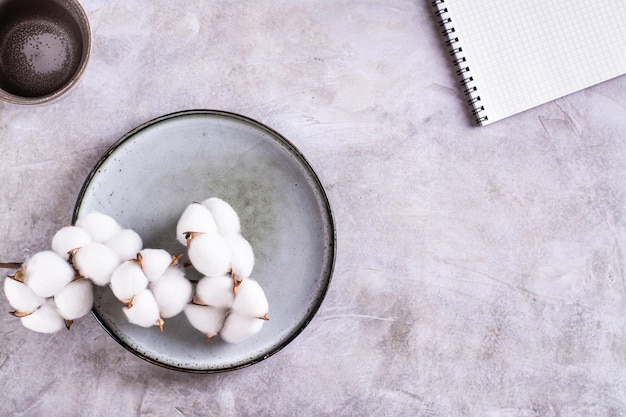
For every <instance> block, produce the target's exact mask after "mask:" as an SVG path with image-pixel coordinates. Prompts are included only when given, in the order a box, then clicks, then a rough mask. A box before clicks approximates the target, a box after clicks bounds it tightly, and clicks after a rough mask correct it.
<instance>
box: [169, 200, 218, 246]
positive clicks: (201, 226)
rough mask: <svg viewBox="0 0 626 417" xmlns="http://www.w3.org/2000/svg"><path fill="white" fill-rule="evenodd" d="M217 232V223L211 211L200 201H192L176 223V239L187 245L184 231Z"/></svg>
mask: <svg viewBox="0 0 626 417" xmlns="http://www.w3.org/2000/svg"><path fill="white" fill-rule="evenodd" d="M187 232H196V233H217V225H216V224H215V220H214V219H213V215H211V212H210V211H209V210H208V209H207V208H206V207H205V206H203V205H202V204H200V203H192V204H190V205H188V206H187V208H185V210H184V211H183V214H181V215H180V218H179V220H178V223H177V224H176V239H178V241H179V242H180V243H181V244H183V245H185V246H186V245H187V237H186V236H185V233H187Z"/></svg>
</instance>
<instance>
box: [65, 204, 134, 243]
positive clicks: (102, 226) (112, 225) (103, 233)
mask: <svg viewBox="0 0 626 417" xmlns="http://www.w3.org/2000/svg"><path fill="white" fill-rule="evenodd" d="M75 225H76V226H78V227H81V228H83V229H85V230H86V231H87V233H89V235H90V236H91V238H92V239H93V240H94V241H95V242H100V243H103V242H106V241H107V240H109V239H110V238H112V237H113V235H114V234H116V233H117V232H119V231H120V230H122V227H121V226H120V225H119V224H118V223H117V221H115V219H114V218H113V217H110V216H107V215H106V214H102V213H99V212H97V211H94V212H91V213H87V214H85V215H84V216H81V217H79V218H78V219H77V220H76V224H75Z"/></svg>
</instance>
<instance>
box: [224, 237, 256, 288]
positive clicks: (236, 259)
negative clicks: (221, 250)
mask: <svg viewBox="0 0 626 417" xmlns="http://www.w3.org/2000/svg"><path fill="white" fill-rule="evenodd" d="M226 242H227V243H228V247H229V248H230V252H231V257H232V258H231V266H232V273H233V274H235V275H236V276H237V278H239V279H243V278H248V277H249V276H250V274H252V269H253V268H254V251H253V250H252V246H251V245H250V242H248V241H247V240H246V239H245V238H244V237H243V236H241V235H239V234H236V235H231V236H228V237H227V238H226Z"/></svg>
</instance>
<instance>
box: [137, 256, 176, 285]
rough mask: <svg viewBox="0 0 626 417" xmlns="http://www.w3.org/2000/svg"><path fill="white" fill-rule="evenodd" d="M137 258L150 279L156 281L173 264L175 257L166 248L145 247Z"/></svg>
mask: <svg viewBox="0 0 626 417" xmlns="http://www.w3.org/2000/svg"><path fill="white" fill-rule="evenodd" d="M137 259H138V261H139V265H141V268H142V269H143V273H144V274H146V276H147V277H148V280H150V281H154V280H156V279H158V278H159V277H160V276H161V275H163V274H164V273H165V271H166V270H167V268H169V267H170V265H172V262H173V259H174V258H172V255H170V254H169V252H168V251H166V250H164V249H144V250H142V251H141V252H139V255H138V256H137Z"/></svg>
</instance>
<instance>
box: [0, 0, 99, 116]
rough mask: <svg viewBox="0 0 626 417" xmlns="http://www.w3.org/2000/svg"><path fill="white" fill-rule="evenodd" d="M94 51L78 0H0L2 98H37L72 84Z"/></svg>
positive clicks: (17, 100) (20, 101) (19, 100)
mask: <svg viewBox="0 0 626 417" xmlns="http://www.w3.org/2000/svg"><path fill="white" fill-rule="evenodd" d="M90 51H91V30H90V27H89V21H88V19H87V14H86V13H85V11H84V9H83V8H82V6H81V5H80V3H79V2H78V1H76V0H0V100H5V101H8V102H11V103H16V104H39V103H43V102H47V101H50V100H53V99H55V98H57V97H59V96H61V95H62V94H64V93H66V92H67V91H68V90H69V89H70V88H72V87H73V86H74V85H75V84H76V83H77V82H78V80H79V79H80V77H81V76H82V75H83V73H84V72H85V68H86V67H87V62H88V61H89V54H90Z"/></svg>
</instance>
